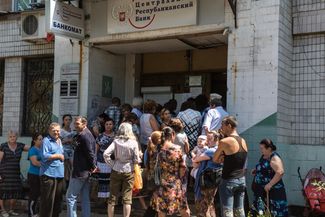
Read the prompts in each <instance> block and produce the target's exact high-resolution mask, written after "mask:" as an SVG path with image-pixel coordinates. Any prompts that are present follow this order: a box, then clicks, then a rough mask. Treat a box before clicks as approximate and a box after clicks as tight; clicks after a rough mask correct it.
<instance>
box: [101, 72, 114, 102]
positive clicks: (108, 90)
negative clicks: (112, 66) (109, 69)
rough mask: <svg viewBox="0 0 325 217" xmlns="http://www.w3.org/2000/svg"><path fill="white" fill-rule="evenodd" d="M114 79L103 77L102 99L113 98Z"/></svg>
mask: <svg viewBox="0 0 325 217" xmlns="http://www.w3.org/2000/svg"><path fill="white" fill-rule="evenodd" d="M112 89H113V78H112V77H109V76H103V80H102V97H107V98H112Z"/></svg>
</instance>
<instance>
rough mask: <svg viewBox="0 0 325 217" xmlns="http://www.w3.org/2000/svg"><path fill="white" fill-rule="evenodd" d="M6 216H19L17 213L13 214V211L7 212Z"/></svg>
mask: <svg viewBox="0 0 325 217" xmlns="http://www.w3.org/2000/svg"><path fill="white" fill-rule="evenodd" d="M8 214H9V215H12V216H19V213H16V212H14V210H12V209H11V210H9V212H8Z"/></svg>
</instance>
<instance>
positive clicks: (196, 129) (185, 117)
mask: <svg viewBox="0 0 325 217" xmlns="http://www.w3.org/2000/svg"><path fill="white" fill-rule="evenodd" d="M177 118H179V119H180V120H181V121H182V123H183V126H184V132H185V133H186V135H187V137H188V143H189V145H190V150H193V148H194V147H195V146H196V143H197V139H198V137H199V133H200V131H201V114H200V112H198V111H196V108H195V104H194V103H193V102H191V101H186V102H184V103H183V104H182V106H181V111H180V112H179V113H178V115H177Z"/></svg>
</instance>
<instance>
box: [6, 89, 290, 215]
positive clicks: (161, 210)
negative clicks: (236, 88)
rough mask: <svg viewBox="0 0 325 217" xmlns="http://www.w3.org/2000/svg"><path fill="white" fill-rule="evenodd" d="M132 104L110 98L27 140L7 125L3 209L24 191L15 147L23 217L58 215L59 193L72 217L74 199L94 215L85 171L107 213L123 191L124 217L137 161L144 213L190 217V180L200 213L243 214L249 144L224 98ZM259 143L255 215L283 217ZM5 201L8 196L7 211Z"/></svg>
mask: <svg viewBox="0 0 325 217" xmlns="http://www.w3.org/2000/svg"><path fill="white" fill-rule="evenodd" d="M176 103H177V102H176ZM132 105H134V106H133V107H132V106H131V105H129V104H123V105H122V106H120V100H119V99H118V98H116V97H114V98H113V99H112V105H111V106H109V107H108V108H107V109H106V110H105V111H104V112H103V113H102V114H100V115H99V116H98V117H97V119H96V120H94V121H92V122H90V123H88V121H87V119H86V118H85V117H82V116H78V117H75V118H74V121H73V119H72V116H71V115H69V114H67V115H64V116H63V118H62V123H63V124H62V127H61V126H60V125H59V124H58V123H52V124H50V126H49V130H48V135H47V136H46V137H44V138H43V137H42V135H41V134H39V133H38V134H35V135H33V137H32V145H31V147H29V146H27V145H25V144H22V143H18V142H17V134H16V133H15V132H13V131H10V132H9V133H8V142H6V143H3V144H1V146H0V160H1V164H0V172H1V173H0V208H1V215H2V216H3V217H8V216H10V215H11V216H15V215H18V213H16V211H15V210H14V204H15V200H16V199H21V198H22V197H23V195H22V186H21V179H20V166H19V165H20V164H19V162H20V159H21V153H22V152H23V151H28V160H29V161H30V168H29V170H28V182H29V185H30V191H29V202H28V213H29V217H38V216H40V217H58V216H59V214H60V212H61V208H62V197H63V196H64V192H65V193H66V195H65V196H66V206H67V216H68V217H76V216H77V198H78V197H80V201H81V216H82V217H89V216H91V211H90V196H89V192H90V185H91V182H90V179H91V177H96V180H97V181H98V192H97V197H98V198H103V200H104V201H106V200H107V213H108V216H109V217H113V216H114V207H115V205H117V203H118V197H119V196H121V197H122V204H123V216H125V217H129V216H130V214H131V205H132V200H133V196H134V195H135V191H134V189H133V185H134V166H135V165H140V166H142V167H143V170H144V173H143V174H144V175H143V179H144V186H143V189H142V190H141V191H140V194H141V195H144V196H147V197H149V198H150V203H149V204H146V202H145V201H144V200H143V199H142V200H141V201H140V202H141V204H142V207H143V208H144V209H147V210H146V212H145V215H144V216H156V215H157V216H166V215H172V214H177V213H179V214H180V215H181V216H190V212H191V211H190V209H189V205H188V201H187V197H188V191H189V190H190V189H191V188H190V187H193V189H194V195H195V213H196V215H197V216H199V217H201V216H202V217H203V216H209V217H216V216H220V215H221V216H223V217H232V216H240V217H242V216H245V210H244V198H245V192H246V188H247V186H246V179H245V176H246V175H247V172H246V171H247V154H248V151H249V150H248V145H247V144H246V141H245V139H244V138H242V137H240V136H239V134H238V132H237V126H238V122H237V120H236V118H235V117H233V116H229V114H228V113H227V112H226V111H225V110H224V109H223V108H222V101H221V96H220V95H218V94H211V96H210V100H208V99H206V100H205V98H204V96H202V95H201V96H198V97H197V98H196V99H193V98H190V99H188V100H187V101H186V102H184V103H183V104H182V106H181V111H180V112H179V113H178V114H177V113H176V112H175V109H176V105H175V100H172V101H170V102H168V103H165V104H164V106H163V107H162V108H160V106H158V105H157V103H156V102H155V101H153V100H147V101H146V102H144V103H143V102H142V99H141V98H139V97H137V98H135V99H134V100H133V102H132ZM142 108H143V109H142ZM197 108H200V110H198V109H197ZM72 121H73V126H74V127H73V128H74V130H72V128H71V124H72ZM88 127H89V128H88ZM260 150H261V153H262V157H261V159H260V161H259V162H258V164H257V166H256V168H255V169H254V170H253V171H252V174H253V175H254V181H253V185H252V186H254V188H253V192H254V201H253V207H254V208H253V209H252V212H253V213H255V214H256V215H257V214H258V213H261V212H265V211H266V210H265V204H270V206H269V207H268V208H269V210H270V212H271V214H272V215H273V216H280V217H282V216H283V217H285V216H288V207H287V202H286V194H285V188H284V184H283V181H282V176H283V174H284V169H283V163H282V160H281V158H280V156H279V154H278V153H277V152H276V146H275V145H274V144H273V142H272V141H271V140H269V139H263V140H262V141H261V142H260ZM191 180H192V181H191ZM193 182H194V184H192V183H193ZM216 197H220V206H216V204H215V198H216ZM4 200H9V208H8V209H6V207H5V206H4V205H5V204H4ZM267 200H269V201H267ZM38 201H40V202H39V203H40V206H37V205H36V204H37V203H38ZM37 207H40V209H39V210H38V209H37ZM216 208H217V209H216ZM219 209H220V210H219Z"/></svg>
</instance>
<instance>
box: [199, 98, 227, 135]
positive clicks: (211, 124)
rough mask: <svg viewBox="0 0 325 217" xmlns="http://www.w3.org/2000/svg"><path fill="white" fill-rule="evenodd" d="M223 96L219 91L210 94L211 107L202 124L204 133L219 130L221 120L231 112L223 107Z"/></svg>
mask: <svg viewBox="0 0 325 217" xmlns="http://www.w3.org/2000/svg"><path fill="white" fill-rule="evenodd" d="M221 98H222V96H221V95H219V94H217V93H211V94H210V108H209V110H208V111H207V113H206V114H205V117H204V121H203V124H202V134H205V135H207V134H208V132H210V131H213V130H215V131H217V130H219V129H220V127H221V121H222V119H223V118H224V117H226V116H228V115H229V114H228V113H227V112H226V111H225V110H224V109H223V108H222V101H221Z"/></svg>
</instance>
